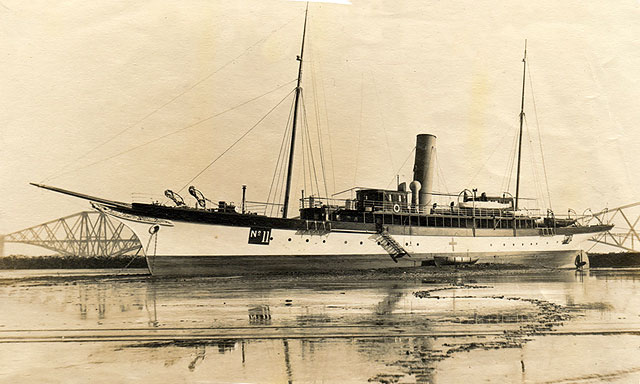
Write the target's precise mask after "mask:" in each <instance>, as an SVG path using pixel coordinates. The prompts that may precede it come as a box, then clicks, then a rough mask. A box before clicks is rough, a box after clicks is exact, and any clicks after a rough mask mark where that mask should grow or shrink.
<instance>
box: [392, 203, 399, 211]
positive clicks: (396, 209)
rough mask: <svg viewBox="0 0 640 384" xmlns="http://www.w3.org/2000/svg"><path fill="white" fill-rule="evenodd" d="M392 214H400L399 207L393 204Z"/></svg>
mask: <svg viewBox="0 0 640 384" xmlns="http://www.w3.org/2000/svg"><path fill="white" fill-rule="evenodd" d="M393 212H395V213H400V205H398V204H393Z"/></svg>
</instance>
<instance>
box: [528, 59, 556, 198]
mask: <svg viewBox="0 0 640 384" xmlns="http://www.w3.org/2000/svg"><path fill="white" fill-rule="evenodd" d="M528 64H529V72H528V73H529V88H530V89H531V102H532V104H533V113H534V115H535V118H536V128H537V129H538V144H539V146H540V157H541V158H542V170H543V171H544V181H545V184H546V186H547V198H548V201H549V209H553V208H552V206H551V191H550V190H549V178H548V177H547V164H546V162H545V161H544V151H543V150H542V134H541V132H540V122H539V121H538V109H537V108H536V98H535V95H534V92H533V80H532V75H531V62H529V63H528Z"/></svg>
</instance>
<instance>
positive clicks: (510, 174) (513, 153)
mask: <svg viewBox="0 0 640 384" xmlns="http://www.w3.org/2000/svg"><path fill="white" fill-rule="evenodd" d="M517 148H518V135H517V134H516V135H513V143H512V144H511V151H510V152H509V162H508V163H507V170H506V171H507V172H506V174H505V176H504V178H503V181H502V182H503V184H502V188H501V189H502V190H503V191H505V192H508V191H509V188H511V178H512V177H513V170H514V167H515V163H516V156H517ZM505 180H506V183H505Z"/></svg>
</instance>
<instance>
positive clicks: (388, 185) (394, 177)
mask: <svg viewBox="0 0 640 384" xmlns="http://www.w3.org/2000/svg"><path fill="white" fill-rule="evenodd" d="M415 150H416V147H415V146H414V147H413V148H411V151H409V155H408V156H407V158H406V159H404V162H403V163H402V165H401V166H400V168H398V170H397V171H396V172H395V174H396V175H397V174H399V173H400V171H401V170H402V168H404V166H405V164H407V161H409V159H410V158H411V155H413V152H415ZM396 175H393V177H392V178H391V181H390V182H389V184H387V188H389V187H390V186H391V183H393V182H394V181H395V180H396Z"/></svg>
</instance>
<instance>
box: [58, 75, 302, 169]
mask: <svg viewBox="0 0 640 384" xmlns="http://www.w3.org/2000/svg"><path fill="white" fill-rule="evenodd" d="M295 81H296V80H292V81H289V82H287V83H285V84H282V85H280V86H278V87H276V88H274V89H272V90H270V91H268V92H265V93H263V94H261V95H259V96H256V97H254V98H252V99H249V100H247V101H244V102H242V103H240V104H237V105H235V106H233V107H231V108H228V109H225V110H224V111H222V112H218V113H216V114H214V115H210V116H208V117H205V118H204V119H201V120H198V121H196V122H195V123H192V124H189V125H186V126H184V127H182V128H180V129H177V130H175V131H173V132H169V133H167V134H164V135H162V136H158V137H156V138H155V139H151V140H149V141H147V142H145V143H142V144H140V145H137V146H135V147H133V148H129V149H126V150H124V151H121V152H118V153H116V154H114V155H111V156H109V157H106V158H103V159H100V160H96V161H94V162H92V163H89V164H85V165H83V166H81V167H78V168H74V169H71V170H69V171H67V172H63V173H60V174H58V175H57V176H56V177H60V176H63V175H66V174H69V173H72V172H77V171H79V170H82V169H85V168H88V167H91V166H93V165H96V164H100V163H103V162H105V161H109V160H111V159H113V158H115V157H118V156H121V155H124V154H127V153H129V152H133V151H135V150H136V149H139V148H142V147H144V146H146V145H149V144H152V143H155V142H157V141H160V140H162V139H165V138H167V137H169V136H173V135H175V134H178V133H180V132H182V131H186V130H188V129H190V128H193V127H195V126H198V125H200V124H202V123H204V122H205V121H209V120H211V119H214V118H216V117H219V116H221V115H223V114H225V113H228V112H231V111H233V110H235V109H238V108H240V107H243V106H245V105H247V104H249V103H251V102H253V101H255V100H258V99H260V98H262V97H264V96H266V95H268V94H271V93H273V92H275V91H277V90H279V89H281V88H283V87H285V86H287V85H289V84H291V83H293V82H295Z"/></svg>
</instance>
